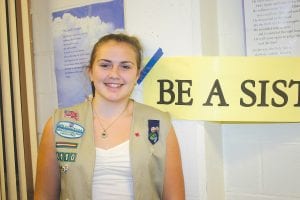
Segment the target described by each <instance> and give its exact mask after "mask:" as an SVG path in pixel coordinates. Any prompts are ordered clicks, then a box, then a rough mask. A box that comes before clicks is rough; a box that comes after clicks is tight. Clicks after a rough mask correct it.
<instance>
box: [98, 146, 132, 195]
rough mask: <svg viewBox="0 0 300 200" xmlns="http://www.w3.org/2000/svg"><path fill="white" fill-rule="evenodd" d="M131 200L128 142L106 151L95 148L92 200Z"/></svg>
mask: <svg viewBox="0 0 300 200" xmlns="http://www.w3.org/2000/svg"><path fill="white" fill-rule="evenodd" d="M120 199H122V200H133V199H134V195H133V179H132V173H131V168H130V158H129V140H127V141H126V142H124V143H122V144H119V145H117V146H115V147H113V148H110V149H108V150H105V149H100V148H96V163H95V169H94V178H93V200H120Z"/></svg>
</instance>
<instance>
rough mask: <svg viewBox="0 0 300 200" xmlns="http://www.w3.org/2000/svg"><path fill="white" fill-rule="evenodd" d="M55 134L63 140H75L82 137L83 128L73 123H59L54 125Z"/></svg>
mask: <svg viewBox="0 0 300 200" xmlns="http://www.w3.org/2000/svg"><path fill="white" fill-rule="evenodd" d="M55 133H57V134H58V135H60V136H62V137H64V138H71V139H76V138H80V137H82V136H83V134H84V128H83V127H82V126H81V125H79V124H76V123H73V122H69V121H60V122H58V123H57V124H56V127H55Z"/></svg>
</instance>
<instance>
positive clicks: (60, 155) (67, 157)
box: [56, 152, 77, 162]
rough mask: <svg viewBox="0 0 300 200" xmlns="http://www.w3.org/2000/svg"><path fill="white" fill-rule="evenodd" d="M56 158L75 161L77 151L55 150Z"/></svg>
mask: <svg viewBox="0 0 300 200" xmlns="http://www.w3.org/2000/svg"><path fill="white" fill-rule="evenodd" d="M56 157H57V160H59V161H63V162H75V161H76V157H77V153H71V152H56Z"/></svg>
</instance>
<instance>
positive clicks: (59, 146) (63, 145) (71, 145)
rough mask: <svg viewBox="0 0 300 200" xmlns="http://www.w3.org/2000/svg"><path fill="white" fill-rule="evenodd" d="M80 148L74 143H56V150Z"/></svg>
mask: <svg viewBox="0 0 300 200" xmlns="http://www.w3.org/2000/svg"><path fill="white" fill-rule="evenodd" d="M77 147H78V143H73V142H56V148H71V149H76V148H77Z"/></svg>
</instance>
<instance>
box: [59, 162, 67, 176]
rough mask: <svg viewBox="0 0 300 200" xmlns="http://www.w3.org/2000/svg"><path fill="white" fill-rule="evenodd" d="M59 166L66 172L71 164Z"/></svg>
mask: <svg viewBox="0 0 300 200" xmlns="http://www.w3.org/2000/svg"><path fill="white" fill-rule="evenodd" d="M59 168H60V171H61V172H62V173H64V174H66V173H67V172H68V170H69V165H67V164H66V165H60V166H59Z"/></svg>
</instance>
